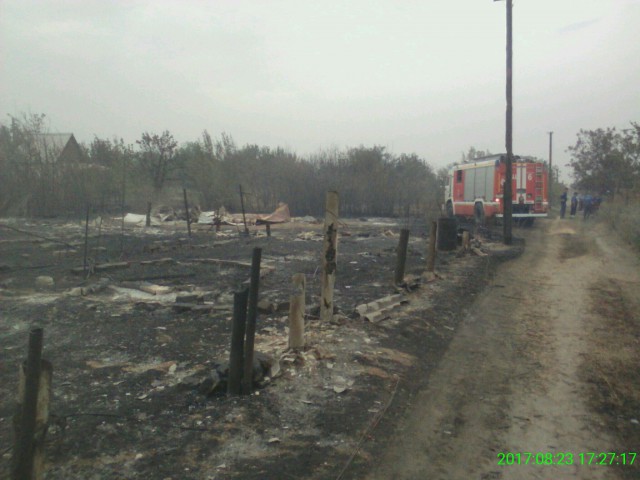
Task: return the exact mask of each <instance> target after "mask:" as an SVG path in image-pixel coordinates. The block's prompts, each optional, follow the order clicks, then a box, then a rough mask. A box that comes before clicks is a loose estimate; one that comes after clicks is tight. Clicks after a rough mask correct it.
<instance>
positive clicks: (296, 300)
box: [289, 273, 306, 349]
mask: <svg viewBox="0 0 640 480" xmlns="http://www.w3.org/2000/svg"><path fill="white" fill-rule="evenodd" d="M291 280H292V281H293V287H294V288H295V294H294V295H292V296H291V298H290V303H289V348H294V349H296V348H303V347H304V309H305V286H306V280H305V277H304V273H296V274H295V275H294V276H293V277H291Z"/></svg>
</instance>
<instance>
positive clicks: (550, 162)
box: [547, 132, 553, 207]
mask: <svg viewBox="0 0 640 480" xmlns="http://www.w3.org/2000/svg"><path fill="white" fill-rule="evenodd" d="M552 185H553V132H549V191H548V192H547V198H548V201H549V207H551V199H552V198H553V189H552V188H551V186H552Z"/></svg>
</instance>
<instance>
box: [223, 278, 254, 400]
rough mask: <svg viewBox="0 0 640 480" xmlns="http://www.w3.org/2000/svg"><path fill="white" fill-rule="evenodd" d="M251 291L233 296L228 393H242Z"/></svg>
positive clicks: (245, 290)
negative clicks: (248, 306) (248, 301)
mask: <svg viewBox="0 0 640 480" xmlns="http://www.w3.org/2000/svg"><path fill="white" fill-rule="evenodd" d="M248 297H249V290H248V289H244V290H243V291H241V292H236V293H234V294H233V329H232V331H231V353H230V354H229V383H228V384H227V393H229V394H231V395H239V394H240V393H242V385H241V381H242V371H243V369H244V335H245V330H246V326H247V325H246V324H247V299H248Z"/></svg>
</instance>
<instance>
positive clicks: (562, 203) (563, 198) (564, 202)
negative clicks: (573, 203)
mask: <svg viewBox="0 0 640 480" xmlns="http://www.w3.org/2000/svg"><path fill="white" fill-rule="evenodd" d="M568 191H569V189H568V188H565V189H564V192H562V195H560V218H564V214H565V213H566V211H567V192H568Z"/></svg>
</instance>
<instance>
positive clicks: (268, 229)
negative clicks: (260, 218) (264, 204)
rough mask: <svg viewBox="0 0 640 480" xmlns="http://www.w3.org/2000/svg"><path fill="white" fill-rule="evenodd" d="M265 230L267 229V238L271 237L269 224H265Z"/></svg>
mask: <svg viewBox="0 0 640 480" xmlns="http://www.w3.org/2000/svg"><path fill="white" fill-rule="evenodd" d="M265 225H266V228H267V237H270V236H271V224H270V223H269V222H267V223H266V224H265Z"/></svg>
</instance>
